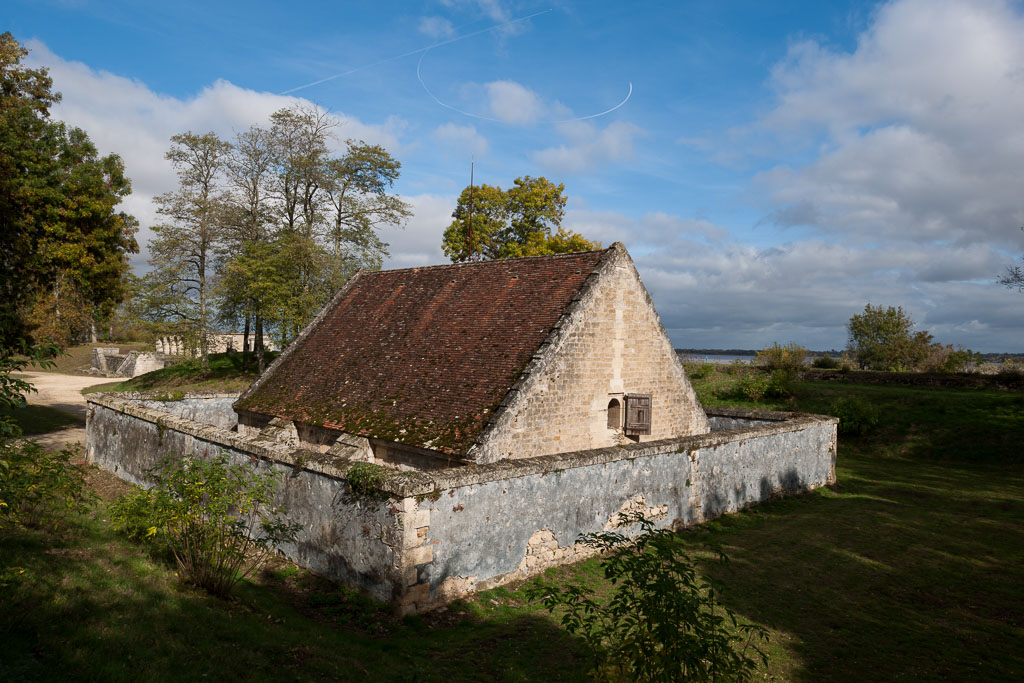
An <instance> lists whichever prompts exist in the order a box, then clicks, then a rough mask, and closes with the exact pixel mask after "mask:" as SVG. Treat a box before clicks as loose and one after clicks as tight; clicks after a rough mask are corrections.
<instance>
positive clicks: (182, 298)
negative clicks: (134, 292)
mask: <svg viewBox="0 0 1024 683" xmlns="http://www.w3.org/2000/svg"><path fill="white" fill-rule="evenodd" d="M171 142H172V147H171V149H170V151H168V152H167V155H166V157H167V159H168V160H169V161H170V162H171V164H172V165H173V166H174V170H175V171H176V172H177V174H178V189H177V190H176V191H174V192H169V193H167V194H163V195H160V196H159V197H157V198H156V203H157V207H158V208H157V213H159V214H160V215H162V216H164V217H166V218H167V219H168V222H166V223H162V224H160V225H156V226H153V232H154V233H155V234H156V239H154V240H152V241H151V242H150V243H149V248H150V253H151V258H150V261H149V262H150V264H152V265H153V271H152V272H151V273H150V274H149V275H147V278H148V281H149V283H150V295H149V296H150V301H151V303H152V304H153V307H154V308H155V309H157V310H159V311H161V312H162V314H163V315H164V317H165V318H171V319H175V320H177V321H179V322H180V323H183V324H184V329H186V330H188V331H189V332H190V333H191V335H189V334H188V333H186V334H183V335H182V336H186V337H187V336H193V337H194V339H195V341H196V343H197V345H198V349H199V353H200V356H201V358H202V364H203V370H204V371H205V370H208V369H209V363H210V360H209V343H208V339H207V337H208V335H209V332H210V319H211V315H210V306H209V300H210V290H211V281H210V280H211V276H212V275H213V272H214V265H215V258H216V246H217V244H218V243H219V242H220V241H221V240H222V239H223V218H224V217H223V213H224V196H223V188H222V182H223V173H224V170H225V165H226V162H227V154H228V152H229V151H230V149H231V145H230V144H229V143H227V142H224V141H223V140H221V139H220V138H218V137H217V136H216V135H215V134H214V133H206V134H204V135H196V134H195V133H192V132H187V133H182V134H179V135H175V136H174V137H172V138H171Z"/></svg>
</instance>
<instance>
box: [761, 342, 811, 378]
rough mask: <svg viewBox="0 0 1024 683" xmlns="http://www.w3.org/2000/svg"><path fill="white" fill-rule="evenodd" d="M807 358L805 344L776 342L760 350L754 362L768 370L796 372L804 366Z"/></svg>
mask: <svg viewBox="0 0 1024 683" xmlns="http://www.w3.org/2000/svg"><path fill="white" fill-rule="evenodd" d="M806 359H807V349H806V348H804V347H803V346H800V345H799V344H796V343H793V342H790V343H789V344H786V345H785V346H782V345H780V344H779V343H778V342H775V343H774V344H772V345H771V346H769V347H767V348H764V349H762V350H760V351H758V352H757V356H756V357H755V359H754V363H756V364H757V365H761V366H763V367H765V368H767V369H768V370H788V371H790V372H796V371H797V370H800V369H801V368H803V366H804V361H805V360H806Z"/></svg>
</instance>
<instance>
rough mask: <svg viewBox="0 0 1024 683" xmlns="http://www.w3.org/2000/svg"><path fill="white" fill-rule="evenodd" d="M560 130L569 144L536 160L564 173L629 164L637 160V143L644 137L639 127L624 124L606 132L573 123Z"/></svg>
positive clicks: (615, 124)
mask: <svg viewBox="0 0 1024 683" xmlns="http://www.w3.org/2000/svg"><path fill="white" fill-rule="evenodd" d="M558 130H559V132H560V133H561V134H562V136H563V137H564V138H565V139H566V144H562V145H559V146H558V147H548V148H547V149H542V150H540V151H539V152H535V153H534V155H533V159H534V161H536V162H537V163H538V164H540V165H542V166H545V167H547V168H550V169H552V170H554V171H557V172H562V173H566V172H576V171H583V170H586V169H588V168H591V167H593V166H597V165H600V164H604V163H608V162H619V161H628V160H630V159H632V158H633V153H634V150H633V139H634V138H636V137H637V136H640V135H643V134H644V130H643V129H642V128H640V127H639V126H635V125H633V124H631V123H626V122H624V121H614V122H612V123H610V124H608V126H606V127H605V128H603V129H602V128H600V127H598V126H597V125H596V124H594V123H592V122H590V121H571V122H569V123H562V124H559V126H558Z"/></svg>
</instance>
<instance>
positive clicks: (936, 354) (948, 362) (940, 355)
mask: <svg viewBox="0 0 1024 683" xmlns="http://www.w3.org/2000/svg"><path fill="white" fill-rule="evenodd" d="M980 362H981V354H980V353H976V352H974V351H971V350H970V349H965V348H964V347H963V346H959V345H958V346H956V347H954V346H953V345H952V344H946V345H942V344H932V345H931V348H929V350H928V355H927V357H926V358H925V359H924V361H923V362H922V363H921V369H922V370H924V371H925V372H950V373H955V372H966V371H967V370H968V369H969V368H971V367H974V366H976V365H977V364H978V363H980Z"/></svg>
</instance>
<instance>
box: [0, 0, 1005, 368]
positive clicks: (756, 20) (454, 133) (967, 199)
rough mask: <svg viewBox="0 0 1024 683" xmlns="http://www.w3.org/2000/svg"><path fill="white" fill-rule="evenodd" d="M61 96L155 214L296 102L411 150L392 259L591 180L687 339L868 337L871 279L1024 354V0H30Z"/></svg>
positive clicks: (914, 313)
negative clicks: (236, 139) (532, 195)
mask: <svg viewBox="0 0 1024 683" xmlns="http://www.w3.org/2000/svg"><path fill="white" fill-rule="evenodd" d="M0 18H2V19H3V21H2V22H0V29H2V30H9V31H11V32H12V33H13V34H14V36H15V38H16V39H17V40H18V41H20V42H22V43H24V44H25V45H26V46H27V47H29V48H30V49H31V50H32V52H31V54H30V56H29V58H28V62H29V64H31V65H32V66H45V67H48V68H49V69H50V75H51V76H52V77H53V80H54V88H55V89H56V90H59V91H60V92H62V93H63V100H62V102H61V103H60V105H58V106H57V107H56V108H55V110H54V115H55V116H56V117H58V118H60V119H62V120H64V121H66V122H68V123H69V124H71V125H75V126H79V127H81V128H83V129H85V130H86V131H87V132H88V134H89V135H90V137H91V138H92V140H93V141H94V142H95V143H96V144H97V146H98V147H99V149H100V151H101V153H104V154H110V153H116V154H119V155H120V156H121V157H122V158H123V159H124V162H125V165H126V169H127V173H128V176H129V177H130V178H131V179H132V183H133V193H132V195H131V197H129V198H128V199H127V200H126V201H125V202H124V209H125V210H127V211H128V212H130V213H132V214H133V215H135V216H136V217H137V218H138V219H139V220H140V223H141V226H142V228H141V230H140V234H139V242H140V246H141V250H142V253H140V254H139V255H137V256H134V257H133V259H132V263H133V266H134V267H135V269H136V271H137V272H139V273H141V272H144V271H145V270H146V268H147V266H146V259H147V257H148V255H147V248H146V242H147V241H148V239H150V238H151V237H152V232H151V231H150V230H149V228H150V227H151V226H152V225H153V224H155V223H156V222H157V216H156V213H155V209H154V206H153V203H152V198H153V197H154V196H156V195H159V194H161V193H163V192H167V191H170V190H172V189H174V187H175V184H176V183H175V176H174V173H173V170H172V169H171V167H170V164H169V162H167V161H166V160H165V159H164V154H165V153H166V151H167V149H168V147H169V139H170V137H171V136H172V135H175V134H177V133H180V132H184V131H187V130H191V131H193V132H197V133H200V132H206V131H213V132H216V133H218V134H220V135H221V136H223V137H225V138H230V137H232V136H233V135H234V134H235V133H236V132H238V131H241V130H244V129H246V128H248V127H249V126H250V125H254V124H261V125H266V124H267V122H268V119H269V115H270V114H271V113H272V112H274V111H276V110H278V109H281V108H283V107H288V106H291V105H294V104H296V103H305V104H313V105H316V106H318V107H321V108H322V109H324V110H326V111H329V112H330V113H331V114H332V115H334V116H336V117H337V119H338V121H339V124H340V125H339V126H338V128H337V129H336V135H337V136H338V143H337V144H338V145H341V144H343V141H344V140H345V139H348V138H351V139H358V140H365V141H367V142H370V143H375V144H381V145H383V146H385V147H386V148H387V150H388V151H389V152H390V153H391V154H392V155H393V156H394V157H395V158H396V159H397V160H399V161H400V162H401V164H402V175H401V177H400V179H399V180H398V181H397V182H396V184H395V190H396V191H397V192H398V193H399V194H400V195H401V196H402V197H403V198H404V199H405V200H406V201H407V202H409V203H410V204H411V206H412V210H413V212H414V215H413V216H412V218H411V219H410V220H409V221H408V223H407V224H406V225H405V226H403V227H402V228H400V229H399V228H388V229H386V230H384V231H383V233H382V237H383V239H385V240H386V241H387V242H388V243H389V244H390V256H389V258H388V259H387V260H386V261H385V265H384V267H385V268H401V267H410V266H421V265H431V264H438V263H445V262H446V258H445V256H444V254H443V253H442V251H441V234H442V232H443V231H444V228H445V227H446V226H447V225H448V224H449V223H450V222H451V212H452V210H453V209H454V208H455V203H456V198H457V197H458V194H459V192H460V191H461V190H462V188H464V187H465V186H466V185H468V183H469V174H470V163H471V161H472V162H474V163H475V181H476V182H477V183H478V184H479V183H488V184H491V185H500V186H501V187H508V186H510V185H511V184H512V181H513V180H514V179H515V178H517V177H520V176H525V175H531V176H544V177H546V178H548V179H550V180H552V181H554V182H556V183H564V184H565V194H566V196H567V197H568V198H569V201H568V205H567V212H566V216H565V219H564V223H563V224H564V225H565V226H566V227H568V228H569V229H572V230H575V231H577V232H580V233H582V234H583V235H584V236H586V237H587V238H589V239H592V240H597V241H600V242H601V243H602V244H604V245H606V246H607V245H610V244H611V243H612V242H615V241H621V242H623V243H624V244H625V245H626V247H627V248H628V250H629V252H630V254H631V255H632V257H633V259H634V261H635V263H636V266H637V269H638V270H639V272H640V276H641V277H642V279H643V281H644V283H645V285H646V286H647V288H648V290H649V291H650V293H651V296H652V298H653V300H654V303H655V307H656V308H657V310H658V312H659V314H660V315H661V318H662V322H663V323H664V325H665V327H666V329H667V330H668V333H669V336H670V337H671V339H672V341H673V343H674V345H675V346H676V347H685V348H752V349H756V348H763V347H764V346H767V345H770V344H771V343H773V342H780V343H788V342H796V343H799V344H803V345H804V346H807V347H809V348H812V349H832V348H843V347H844V346H845V345H846V341H847V330H846V323H847V321H848V320H849V318H850V316H851V315H853V314H855V313H858V312H861V311H863V309H864V306H865V305H866V304H868V303H871V304H873V305H883V306H901V307H903V309H904V310H905V311H907V312H908V313H909V315H910V316H911V318H912V319H913V320H914V321H915V322H916V323H917V328H918V329H927V330H928V331H929V332H931V333H932V334H933V335H934V337H935V339H936V340H937V341H941V342H943V343H949V344H962V345H964V346H965V347H967V348H970V349H973V350H976V351H982V352H1015V353H1021V352H1024V293H1020V292H1017V291H1015V290H1009V289H1006V288H1004V287H1000V286H999V285H998V284H997V283H996V280H997V279H998V277H999V276H1000V275H1001V274H1002V273H1004V272H1005V270H1006V268H1007V267H1008V266H1011V265H1013V264H1015V263H1017V264H1019V263H1020V262H1021V261H1020V259H1021V257H1022V255H1024V231H1022V230H1021V226H1022V225H1024V201H1022V199H1024V182H1022V180H1021V174H1020V172H1019V169H1020V165H1021V161H1022V160H1024V125H1022V118H1021V116H1022V112H1024V41H1022V40H1021V36H1024V4H1022V3H1021V2H1010V1H1006V0H967V1H963V0H896V1H894V2H888V3H872V2H853V1H843V0H839V1H835V2H827V3H823V2H816V1H810V2H764V1H763V0H756V1H750V2H742V1H723V2H684V1H682V0H679V1H667V0H666V1H654V0H650V1H648V0H636V1H635V2H621V1H618V2H610V1H604V0H589V1H583V0H579V1H577V2H572V1H566V2H561V1H558V0H555V1H552V0H547V1H546V2H534V1H533V0H522V1H519V0H412V1H407V2H392V1H390V0H378V1H376V2H373V3H369V2H336V1H335V2H322V3H321V2H303V1H300V2H292V3H281V2H273V1H257V0H248V1H246V2H216V1H215V0H206V1H205V2H194V1H193V0H178V1H176V2H167V3H139V2H136V1H130V0H103V1H100V0H6V1H5V3H4V8H3V9H2V10H0Z"/></svg>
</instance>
